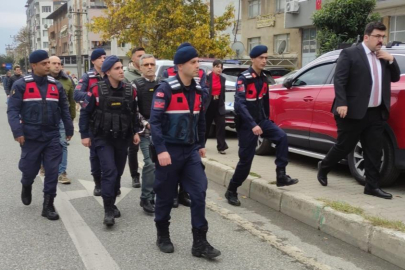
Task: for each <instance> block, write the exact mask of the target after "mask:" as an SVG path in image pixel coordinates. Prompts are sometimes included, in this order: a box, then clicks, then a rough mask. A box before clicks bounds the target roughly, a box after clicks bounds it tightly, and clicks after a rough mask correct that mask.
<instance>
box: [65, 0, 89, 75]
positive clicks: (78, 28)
mask: <svg viewBox="0 0 405 270" xmlns="http://www.w3.org/2000/svg"><path fill="white" fill-rule="evenodd" d="M69 13H70V14H76V23H77V25H76V30H75V36H76V42H77V44H76V45H77V55H76V63H77V76H78V77H79V78H80V77H81V76H82V43H81V40H82V20H81V18H82V14H87V12H86V10H80V9H77V11H75V10H74V9H73V8H72V7H71V6H70V7H69Z"/></svg>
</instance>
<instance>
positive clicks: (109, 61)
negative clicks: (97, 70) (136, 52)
mask: <svg viewBox="0 0 405 270" xmlns="http://www.w3.org/2000/svg"><path fill="white" fill-rule="evenodd" d="M119 61H120V59H119V58H118V57H117V56H115V55H110V56H107V57H106V58H105V60H104V62H103V65H102V66H101V71H102V72H104V73H106V72H107V71H109V70H110V69H111V68H112V67H113V66H114V64H115V63H117V62H119Z"/></svg>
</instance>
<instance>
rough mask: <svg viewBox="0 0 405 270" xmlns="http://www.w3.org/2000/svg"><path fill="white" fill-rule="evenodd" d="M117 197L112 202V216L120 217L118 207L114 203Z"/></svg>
mask: <svg viewBox="0 0 405 270" xmlns="http://www.w3.org/2000/svg"><path fill="white" fill-rule="evenodd" d="M116 199H117V197H115V198H114V202H113V208H114V217H115V218H120V217H121V212H120V210H119V209H118V207H117V206H116V205H115V201H116Z"/></svg>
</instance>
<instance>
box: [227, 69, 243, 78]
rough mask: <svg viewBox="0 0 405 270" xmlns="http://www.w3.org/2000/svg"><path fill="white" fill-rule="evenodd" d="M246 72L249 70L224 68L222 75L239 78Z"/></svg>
mask: <svg viewBox="0 0 405 270" xmlns="http://www.w3.org/2000/svg"><path fill="white" fill-rule="evenodd" d="M245 70H247V68H224V70H223V71H222V73H223V74H227V75H231V76H236V77H238V76H239V75H240V74H241V73H242V72H243V71H245Z"/></svg>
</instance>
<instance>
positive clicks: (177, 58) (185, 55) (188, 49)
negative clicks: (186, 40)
mask: <svg viewBox="0 0 405 270" xmlns="http://www.w3.org/2000/svg"><path fill="white" fill-rule="evenodd" d="M196 57H198V52H197V50H196V49H195V48H194V47H193V46H191V45H190V46H185V47H183V48H180V49H179V50H177V52H176V54H175V55H174V59H173V62H174V64H175V65H178V64H184V63H187V62H188V61H190V60H191V59H193V58H196Z"/></svg>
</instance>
